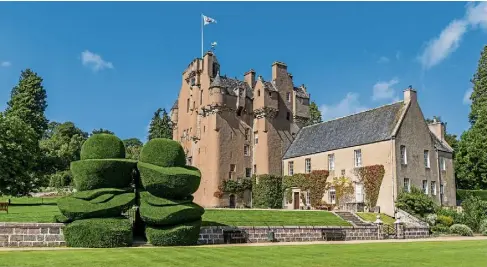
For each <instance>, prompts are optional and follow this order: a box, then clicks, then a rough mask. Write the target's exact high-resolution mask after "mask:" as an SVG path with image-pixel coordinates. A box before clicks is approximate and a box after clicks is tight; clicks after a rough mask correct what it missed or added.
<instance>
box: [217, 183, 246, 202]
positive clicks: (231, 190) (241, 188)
mask: <svg viewBox="0 0 487 267" xmlns="http://www.w3.org/2000/svg"><path fill="white" fill-rule="evenodd" d="M246 190H252V180H251V179H248V178H242V179H237V180H236V181H235V180H223V181H222V182H221V183H220V185H219V186H218V191H216V192H215V193H213V196H214V197H217V198H220V199H221V198H222V197H223V194H224V193H228V194H235V195H237V196H238V197H239V198H243V194H244V192H245V191H246Z"/></svg>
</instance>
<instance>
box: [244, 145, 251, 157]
mask: <svg viewBox="0 0 487 267" xmlns="http://www.w3.org/2000/svg"><path fill="white" fill-rule="evenodd" d="M244 156H246V157H249V156H250V146H249V145H244Z"/></svg>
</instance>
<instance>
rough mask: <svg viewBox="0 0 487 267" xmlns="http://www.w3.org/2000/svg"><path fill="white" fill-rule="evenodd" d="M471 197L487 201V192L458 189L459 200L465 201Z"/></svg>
mask: <svg viewBox="0 0 487 267" xmlns="http://www.w3.org/2000/svg"><path fill="white" fill-rule="evenodd" d="M469 195H473V196H476V197H479V198H480V199H482V200H484V201H487V190H466V189H457V200H460V201H463V200H465V199H467V197H468V196H469Z"/></svg>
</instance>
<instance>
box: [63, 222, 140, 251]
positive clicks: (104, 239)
mask: <svg viewBox="0 0 487 267" xmlns="http://www.w3.org/2000/svg"><path fill="white" fill-rule="evenodd" d="M63 232H64V237H65V239H66V244H67V245H68V246H69V247H84V248H114V247H128V246H131V245H132V243H133V234H132V225H131V224H130V222H129V220H127V219H125V218H96V219H87V220H78V221H75V222H73V223H70V224H68V225H67V226H66V227H65V228H64V229H63Z"/></svg>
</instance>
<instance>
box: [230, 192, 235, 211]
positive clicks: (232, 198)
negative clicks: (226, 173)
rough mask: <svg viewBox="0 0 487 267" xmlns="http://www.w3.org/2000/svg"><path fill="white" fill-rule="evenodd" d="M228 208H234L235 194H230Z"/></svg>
mask: <svg viewBox="0 0 487 267" xmlns="http://www.w3.org/2000/svg"><path fill="white" fill-rule="evenodd" d="M229 206H230V208H231V209H234V208H235V195H230V205H229Z"/></svg>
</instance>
